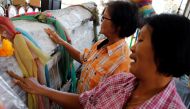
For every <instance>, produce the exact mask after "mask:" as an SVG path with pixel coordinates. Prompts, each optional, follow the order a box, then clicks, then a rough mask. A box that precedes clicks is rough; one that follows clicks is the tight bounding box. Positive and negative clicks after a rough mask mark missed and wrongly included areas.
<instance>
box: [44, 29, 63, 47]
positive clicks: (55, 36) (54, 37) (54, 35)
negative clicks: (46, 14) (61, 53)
mask: <svg viewBox="0 0 190 109" xmlns="http://www.w3.org/2000/svg"><path fill="white" fill-rule="evenodd" d="M44 31H45V32H46V33H47V34H48V35H49V37H50V38H51V39H52V40H53V41H54V42H55V43H57V44H61V42H64V40H63V39H61V38H60V37H59V35H58V34H57V33H56V32H55V31H53V30H51V29H50V28H45V29H44Z"/></svg>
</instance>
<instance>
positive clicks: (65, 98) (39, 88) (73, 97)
mask: <svg viewBox="0 0 190 109" xmlns="http://www.w3.org/2000/svg"><path fill="white" fill-rule="evenodd" d="M7 73H8V74H9V75H10V76H11V77H12V78H14V79H15V83H16V84H17V85H19V86H20V87H21V88H22V89H23V90H24V91H26V92H28V93H33V94H37V95H42V96H46V97H48V98H49V99H51V100H53V101H55V102H56V103H58V104H60V105H61V106H63V107H64V108H68V109H82V105H81V104H80V101H79V95H78V94H72V93H67V92H60V91H57V90H54V89H51V88H48V87H46V86H43V85H40V84H39V83H38V81H37V79H36V78H32V77H30V78H22V77H19V76H18V75H16V74H15V73H13V72H11V71H8V72H7Z"/></svg>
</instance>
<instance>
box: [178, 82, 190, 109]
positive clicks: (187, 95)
mask: <svg viewBox="0 0 190 109" xmlns="http://www.w3.org/2000/svg"><path fill="white" fill-rule="evenodd" d="M175 83H176V89H177V92H178V94H179V96H180V97H181V100H182V101H183V103H184V104H185V106H186V107H187V108H188V109H190V88H189V87H187V86H186V85H185V84H184V83H183V82H182V81H180V80H177V79H176V80H175Z"/></svg>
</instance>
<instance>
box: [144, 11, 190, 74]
mask: <svg viewBox="0 0 190 109" xmlns="http://www.w3.org/2000/svg"><path fill="white" fill-rule="evenodd" d="M145 23H146V24H148V26H150V27H151V28H152V33H151V41H152V46H153V50H154V59H155V62H156V64H157V70H158V71H159V72H161V73H163V74H166V75H168V76H174V77H179V76H181V75H183V74H185V73H186V74H189V72H190V20H189V19H188V18H186V17H184V16H180V15H173V14H161V15H155V16H152V17H149V18H146V19H145Z"/></svg>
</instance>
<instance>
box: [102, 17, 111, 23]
mask: <svg viewBox="0 0 190 109" xmlns="http://www.w3.org/2000/svg"><path fill="white" fill-rule="evenodd" d="M104 19H106V20H111V19H110V18H107V17H104V16H102V19H101V22H103V21H104Z"/></svg>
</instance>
